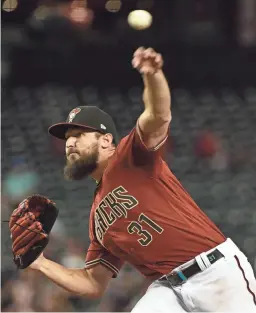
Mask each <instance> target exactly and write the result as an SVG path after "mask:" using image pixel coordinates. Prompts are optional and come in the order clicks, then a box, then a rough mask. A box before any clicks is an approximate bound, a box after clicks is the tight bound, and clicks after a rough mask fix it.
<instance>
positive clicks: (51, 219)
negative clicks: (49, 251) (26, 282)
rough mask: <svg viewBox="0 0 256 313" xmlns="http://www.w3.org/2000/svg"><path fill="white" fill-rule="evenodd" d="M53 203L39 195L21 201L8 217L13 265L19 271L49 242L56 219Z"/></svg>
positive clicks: (56, 212) (33, 259)
mask: <svg viewBox="0 0 256 313" xmlns="http://www.w3.org/2000/svg"><path fill="white" fill-rule="evenodd" d="M57 216H58V209H57V208H56V206H55V204H54V202H52V201H51V200H49V199H48V198H46V197H44V196H41V195H32V196H30V197H28V198H26V199H25V200H23V201H22V202H21V203H20V204H19V206H18V208H17V209H15V210H14V211H13V213H12V215H11V217H10V221H9V228H10V231H11V238H12V252H13V259H14V263H15V264H16V265H17V267H18V268H19V269H24V268H26V267H28V266H29V265H30V264H31V263H32V262H34V261H35V260H36V259H37V258H38V257H39V255H40V254H41V253H42V251H43V250H44V248H45V247H46V246H47V244H48V242H49V234H50V232H51V229H52V227H53V225H54V223H55V221H56V219H57Z"/></svg>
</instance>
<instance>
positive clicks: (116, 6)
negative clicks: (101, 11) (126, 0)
mask: <svg viewBox="0 0 256 313" xmlns="http://www.w3.org/2000/svg"><path fill="white" fill-rule="evenodd" d="M121 6H122V2H121V1H120V0H109V1H107V2H106V5H105V8H106V10H107V11H109V12H112V13H116V12H118V11H120V9H121Z"/></svg>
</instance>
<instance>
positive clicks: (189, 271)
mask: <svg viewBox="0 0 256 313" xmlns="http://www.w3.org/2000/svg"><path fill="white" fill-rule="evenodd" d="M206 256H207V258H208V260H209V262H210V263H211V264H213V263H215V262H216V261H218V260H219V259H221V258H223V257H224V255H223V254H222V253H221V252H220V251H219V250H218V249H216V250H214V251H212V252H211V253H209V254H207V255H206ZM200 272H202V270H201V269H200V267H199V265H198V264H197V262H196V261H195V263H194V264H192V265H190V266H189V267H187V268H185V269H184V270H182V271H177V272H172V273H170V274H167V275H165V276H164V277H162V278H160V279H159V281H163V280H165V281H166V280H167V281H168V282H170V283H171V285H173V286H177V285H181V284H183V283H184V282H185V281H187V280H188V279H189V278H190V277H191V276H194V275H196V274H198V273H200Z"/></svg>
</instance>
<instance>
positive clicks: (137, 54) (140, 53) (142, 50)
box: [133, 47, 145, 57]
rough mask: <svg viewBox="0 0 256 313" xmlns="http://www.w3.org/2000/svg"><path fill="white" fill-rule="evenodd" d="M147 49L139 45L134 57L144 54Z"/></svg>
mask: <svg viewBox="0 0 256 313" xmlns="http://www.w3.org/2000/svg"><path fill="white" fill-rule="evenodd" d="M144 51H145V48H144V47H139V48H138V49H137V50H136V51H135V52H134V54H133V56H134V57H138V56H139V57H140V56H142V54H143V52H144Z"/></svg>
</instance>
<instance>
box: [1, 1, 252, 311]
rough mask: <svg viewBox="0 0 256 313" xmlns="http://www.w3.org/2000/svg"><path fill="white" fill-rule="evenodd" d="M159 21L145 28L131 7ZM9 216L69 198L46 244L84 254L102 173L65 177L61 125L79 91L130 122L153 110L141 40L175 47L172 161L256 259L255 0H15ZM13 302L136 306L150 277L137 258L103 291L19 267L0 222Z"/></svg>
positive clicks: (6, 284) (8, 48)
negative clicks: (91, 295)
mask: <svg viewBox="0 0 256 313" xmlns="http://www.w3.org/2000/svg"><path fill="white" fill-rule="evenodd" d="M135 9H144V10H147V11H149V12H150V13H151V14H152V16H153V24H152V26H151V27H149V28H148V29H145V30H141V31H137V30H135V29H132V28H131V27H130V26H129V25H128V23H127V16H128V14H129V12H131V11H133V10H135ZM1 18H2V62H1V78H2V119H1V122H2V127H1V130H2V141H1V142H2V149H1V151H2V155H1V160H2V194H1V204H2V210H1V213H2V220H7V219H8V218H9V215H10V213H11V211H12V210H13V209H14V208H15V207H16V205H17V204H18V203H19V202H20V201H21V200H23V199H24V198H25V197H27V196H28V195H30V194H31V193H34V192H38V193H41V194H43V195H46V196H48V197H50V198H51V199H53V200H55V202H56V203H57V205H58V207H59V208H60V215H59V219H58V222H57V223H56V225H55V226H54V229H53V234H52V240H51V242H50V244H49V246H48V247H47V250H46V256H48V257H49V258H51V259H53V260H55V261H57V262H61V263H62V264H64V265H66V266H69V267H80V266H83V264H84V257H85V253H86V250H87V247H88V243H89V241H88V224H87V221H88V216H89V212H90V205H91V202H92V195H93V190H94V188H95V183H94V182H93V181H91V180H86V181H82V182H72V183H70V182H66V181H64V179H63V175H62V169H63V164H64V153H63V152H64V150H63V149H64V145H63V143H62V142H60V141H56V140H52V139H51V138H50V137H49V136H48V134H47V129H48V127H49V126H50V125H51V124H52V123H55V122H58V121H62V120H64V119H66V116H67V114H68V112H69V111H70V110H71V109H72V108H74V107H76V106H78V105H79V104H90V105H97V106H99V107H100V108H103V109H104V110H106V111H107V112H109V113H110V114H111V115H112V116H113V117H114V120H115V122H116V123H117V127H118V130H119V132H120V135H122V136H124V135H126V134H128V132H129V131H130V130H131V128H132V127H133V126H134V124H135V121H136V118H137V117H138V116H139V114H140V112H142V110H143V103H142V100H141V94H142V81H141V77H140V75H139V74H138V73H136V71H134V70H133V69H132V67H131V65H130V61H131V58H132V53H133V51H134V50H135V49H136V48H137V47H138V46H145V47H148V46H151V47H153V48H155V49H156V50H158V51H159V52H161V53H162V54H163V56H164V60H165V66H164V70H165V73H166V75H167V77H168V80H169V82H170V85H171V87H172V99H173V100H172V101H173V102H172V103H173V104H172V106H173V109H172V110H173V121H172V126H171V136H170V140H169V142H168V149H167V153H166V161H167V162H168V164H169V166H170V167H171V169H172V170H173V172H174V173H175V174H176V175H177V177H178V178H179V179H180V180H181V181H182V183H183V184H184V186H185V187H186V188H187V190H188V191H189V192H190V193H191V194H192V196H193V198H194V199H195V201H196V202H197V203H198V204H199V206H200V207H201V208H202V209H203V210H204V211H205V212H206V213H207V214H208V215H209V216H210V217H211V218H212V219H213V221H214V222H215V223H216V224H217V225H218V226H219V227H221V229H222V231H223V232H224V233H225V235H226V236H229V237H231V238H232V239H233V240H234V241H235V242H236V243H237V244H238V245H239V246H240V247H241V249H242V250H243V251H244V252H245V253H246V255H247V256H248V258H249V260H250V262H251V264H252V265H253V267H254V269H256V210H255V208H256V158H255V155H256V141H255V138H256V137H255V133H256V0H225V1H223V0H161V1H160V0H120V1H119V0H109V1H107V0H88V1H85V0H83V1H82V0H81V1H79V0H76V1H70V0H69V1H59V0H58V1H56V0H54V1H52V0H42V1H38V0H33V1H25V0H5V1H2V11H1ZM1 238H2V239H1V263H2V267H1V274H2V280H1V283H2V285H1V287H2V289H1V291H2V301H1V306H2V311H4V312H10V311H12V312H13V311H16V312H22V311H27V312H28V311H30V312H33V311H34V312H60V311H61V312H88V311H95V312H97V311H98V312H102V311H109V312H117V311H119V312H120V311H130V310H131V308H132V307H133V305H134V304H135V303H136V301H137V300H138V299H139V297H140V296H141V294H143V292H144V291H145V289H146V288H147V285H148V282H147V280H145V279H144V278H143V277H142V276H141V275H140V274H139V273H138V272H136V271H134V270H133V269H132V268H131V267H130V266H129V265H127V266H125V267H124V269H123V270H122V272H121V273H120V275H119V276H118V278H117V279H115V280H113V281H112V282H111V285H110V286H109V288H108V291H107V293H106V295H105V296H104V297H103V299H102V300H100V301H89V300H86V299H80V298H77V297H74V296H73V295H70V294H68V293H66V292H64V291H63V290H61V289H60V288H58V287H56V286H55V285H53V284H52V283H50V282H49V281H47V280H46V279H44V278H43V277H42V276H41V275H39V274H37V273H35V272H33V271H30V270H26V271H21V272H18V271H16V269H15V266H14V264H13V262H12V255H11V240H10V238H9V232H8V225H7V224H3V223H2V236H1Z"/></svg>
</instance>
